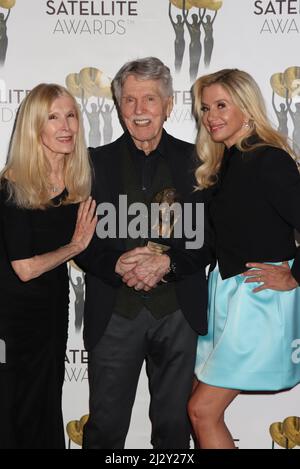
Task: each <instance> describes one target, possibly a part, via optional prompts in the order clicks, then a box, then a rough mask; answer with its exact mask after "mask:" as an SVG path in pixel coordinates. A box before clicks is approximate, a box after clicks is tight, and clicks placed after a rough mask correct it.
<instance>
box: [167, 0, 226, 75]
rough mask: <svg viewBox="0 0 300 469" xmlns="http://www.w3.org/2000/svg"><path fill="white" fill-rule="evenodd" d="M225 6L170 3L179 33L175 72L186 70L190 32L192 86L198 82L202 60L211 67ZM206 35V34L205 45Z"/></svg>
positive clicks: (185, 0) (216, 1)
mask: <svg viewBox="0 0 300 469" xmlns="http://www.w3.org/2000/svg"><path fill="white" fill-rule="evenodd" d="M222 5H223V1H222V0H169V19H170V22H171V24H172V27H173V29H174V33H175V40H174V53H175V63H174V68H175V72H176V73H179V72H180V71H181V68H182V62H183V58H184V54H185V53H186V52H185V49H186V41H185V32H186V31H187V32H188V35H189V52H188V53H189V62H190V67H189V75H190V81H191V82H194V81H195V79H196V78H197V76H198V69H199V64H200V61H201V57H202V56H203V61H204V65H205V67H209V65H210V62H211V58H212V53H213V48H214V34H213V28H214V23H215V21H216V17H217V14H218V10H219V9H220V8H221V7H222ZM202 32H203V34H204V38H203V41H202V38H201V33H202Z"/></svg>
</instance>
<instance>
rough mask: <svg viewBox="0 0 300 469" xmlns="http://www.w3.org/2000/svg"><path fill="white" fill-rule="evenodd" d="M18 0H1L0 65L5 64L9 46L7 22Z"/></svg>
mask: <svg viewBox="0 0 300 469" xmlns="http://www.w3.org/2000/svg"><path fill="white" fill-rule="evenodd" d="M15 4H16V0H0V7H1V8H2V9H4V10H6V11H5V12H3V11H1V10H0V66H3V65H4V64H5V59H6V53H7V48H8V35H7V22H8V18H9V16H10V10H11V9H12V8H13V7H14V6H15Z"/></svg>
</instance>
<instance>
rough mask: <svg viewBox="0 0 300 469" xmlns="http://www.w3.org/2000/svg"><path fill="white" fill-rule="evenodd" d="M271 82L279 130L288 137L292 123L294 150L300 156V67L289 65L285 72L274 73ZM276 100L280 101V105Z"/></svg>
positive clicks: (291, 135)
mask: <svg viewBox="0 0 300 469" xmlns="http://www.w3.org/2000/svg"><path fill="white" fill-rule="evenodd" d="M270 83H271V87H272V90H273V94H272V105H273V109H274V112H275V114H276V117H277V120H278V131H279V132H281V133H282V134H284V135H285V136H286V137H288V136H289V122H290V123H291V124H292V131H291V134H290V137H291V140H292V145H293V150H294V152H295V154H296V155H297V156H298V157H300V67H296V66H294V67H289V68H287V69H286V70H285V71H284V72H283V73H280V72H278V73H274V74H273V75H272V76H271V79H270ZM279 98H280V99H279ZM276 101H280V102H279V106H278V104H276Z"/></svg>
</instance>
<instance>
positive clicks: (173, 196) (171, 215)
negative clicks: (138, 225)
mask: <svg viewBox="0 0 300 469" xmlns="http://www.w3.org/2000/svg"><path fill="white" fill-rule="evenodd" d="M178 201H179V198H178V194H177V192H176V189H174V187H167V188H166V189H163V190H162V191H160V192H158V193H157V194H156V196H155V197H154V198H153V200H152V203H155V204H159V207H158V214H156V215H158V216H156V217H155V220H154V224H153V225H152V226H151V233H155V234H156V236H157V237H158V238H159V239H161V238H170V237H171V235H172V233H173V231H174V226H175V224H176V222H177V221H178V219H179V218H180V216H181V207H180V205H179V204H178V203H176V202H178ZM173 204H174V206H173ZM151 205H152V204H151ZM172 206H173V208H171V207H172ZM178 207H179V210H178ZM176 212H177V213H176ZM147 247H148V248H149V249H151V251H153V252H154V253H156V254H160V255H161V254H164V253H165V252H166V251H168V250H169V249H170V246H168V245H166V244H163V243H156V242H154V241H148V243H147Z"/></svg>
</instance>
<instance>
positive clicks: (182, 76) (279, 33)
mask: <svg viewBox="0 0 300 469" xmlns="http://www.w3.org/2000/svg"><path fill="white" fill-rule="evenodd" d="M182 1H183V0H172V4H173V5H172V9H171V13H172V17H173V19H174V20H176V15H181V16H182V10H181V9H180V8H177V7H176V6H175V4H176V5H177V6H178V7H180V6H181V4H182ZM13 3H15V5H14V6H13V8H11V10H10V14H9V16H8V18H7V19H6V16H7V13H8V10H7V9H5V8H3V6H9V4H13ZM186 6H187V7H190V11H189V15H188V21H189V22H190V23H191V21H192V20H191V14H196V15H197V17H198V21H199V18H200V21H201V18H202V17H203V23H202V24H201V27H200V33H201V44H202V50H201V56H200V59H199V55H198V57H197V45H196V46H194V49H193V45H195V43H197V41H196V39H197V28H195V31H194V33H193V34H194V35H193V44H192V49H193V55H192V59H193V61H194V63H196V65H195V66H196V68H197V66H198V62H199V68H198V75H201V74H203V73H206V72H212V71H216V70H218V69H220V68H224V67H226V68H227V67H234V68H241V69H244V70H246V71H249V72H250V73H251V74H253V76H254V77H255V78H256V79H257V81H258V83H259V85H260V86H261V89H262V91H263V93H264V96H265V98H266V101H267V105H268V109H269V113H270V117H271V118H272V120H273V121H274V125H275V126H278V125H279V123H281V126H282V128H284V126H285V124H286V123H287V125H288V130H289V135H290V137H292V138H294V140H295V142H296V143H297V142H299V146H300V139H299V133H300V109H299V108H298V107H297V106H296V103H297V102H298V101H300V98H299V96H298V94H297V93H298V89H297V87H298V86H299V83H300V81H299V78H300V73H299V70H300V68H299V67H300V58H299V55H298V49H299V33H300V0H281V1H280V2H279V1H278V0H273V1H269V0H259V1H257V0H256V1H255V0H223V2H222V1H221V0H220V1H219V0H186ZM197 6H198V7H202V8H201V9H198V8H197ZM204 7H207V9H206V11H204ZM218 7H220V8H219V9H218V10H217V15H216V17H215V19H214V22H213V27H212V30H211V28H209V24H208V22H209V18H208V17H207V15H210V17H211V19H213V17H214V14H215V11H214V9H215V8H218ZM168 9H169V0H137V1H127V0H123V1H113V0H105V1H100V0H85V1H79V0H64V1H62V0H0V58H1V62H2V63H1V64H0V101H1V102H0V125H1V134H0V135H1V138H0V166H3V164H4V162H5V159H6V154H7V149H8V144H9V139H10V135H11V131H12V127H13V123H14V117H15V113H16V110H17V108H18V105H19V103H20V101H21V100H22V99H23V98H24V96H25V95H26V90H30V89H32V88H33V87H34V86H35V85H36V84H38V83H40V82H57V83H60V84H63V85H65V83H66V81H65V80H66V77H67V76H69V75H70V74H71V77H69V81H68V85H69V87H70V89H72V90H73V91H74V92H75V93H77V98H78V102H79V104H80V105H81V107H82V110H83V111H85V112H84V122H85V126H86V136H87V141H88V143H89V142H90V143H91V144H97V145H99V144H103V143H107V142H108V141H111V140H114V139H116V138H117V137H118V136H119V135H120V134H121V127H120V124H119V122H118V118H117V114H116V111H115V109H113V106H112V101H111V99H110V98H109V96H108V94H107V83H108V82H109V77H113V76H114V74H115V73H116V72H117V70H118V69H119V68H120V66H121V65H123V63H124V62H126V61H128V60H131V59H134V58H136V57H144V56H148V55H155V56H158V57H159V58H160V59H161V60H163V61H164V62H165V63H166V64H168V65H169V66H170V68H171V70H172V73H173V76H174V88H175V108H174V111H173V113H172V116H171V118H170V119H169V121H168V122H167V123H166V129H167V130H168V131H169V132H170V133H171V134H173V135H175V136H177V137H178V138H182V139H185V140H188V141H191V142H193V141H194V139H195V125H194V121H193V118H192V116H191V100H190V94H189V90H190V87H191V79H190V74H189V67H190V56H189V46H190V42H191V39H190V33H189V30H188V28H187V26H186V25H185V26H184V29H181V33H182V34H184V36H181V42H180V41H179V46H178V47H180V46H181V47H182V50H183V48H184V55H183V60H182V66H181V70H180V71H179V70H178V69H179V68H180V67H179V66H177V71H175V51H174V40H175V32H174V29H173V27H172V24H171V21H170V18H169V15H168ZM1 13H2V14H3V15H1ZM178 34H179V35H180V31H178ZM6 35H7V38H8V44H7V43H6ZM178 37H179V36H178ZM183 37H184V44H183ZM198 44H199V42H198ZM195 47H196V49H195ZM209 47H211V48H212V56H211V62H210V64H209V65H208V66H206V67H205V65H204V58H205V56H206V62H207V60H208V59H207V55H208V53H209V51H208V49H209ZM198 54H199V48H198ZM177 56H178V49H177ZM177 60H179V59H178V58H177ZM94 68H95V69H98V71H95V70H93V69H94ZM82 69H88V70H86V71H85V73H83V72H82V74H81V75H79V76H78V75H73V74H79V72H80V71H81V70H82ZM287 69H288V71H287V72H286V74H285V75H284V76H283V75H281V74H282V73H283V72H285V71H286V70H287ZM101 72H102V73H101ZM274 74H277V75H275V77H273V79H272V84H273V89H274V90H275V107H276V110H277V112H276V111H275V108H274V104H272V92H273V90H272V86H271V83H270V79H271V77H272V76H273V75H274ZM84 76H85V77H86V79H87V83H86V84H85V86H84V87H83V84H82V82H80V81H79V80H80V79H82V77H84ZM287 83H288V85H289V86H290V89H289V97H291V101H290V99H288V100H287V99H286V89H287V88H286V87H285V86H287V85H286V84H287ZM93 84H94V85H95V89H94V88H93V86H92V85H93ZM82 87H83V88H84V100H82V89H83V88H82ZM292 95H293V96H292ZM92 104H93V105H94V106H92ZM280 104H281V105H282V108H280ZM105 106H106V107H105ZM288 111H289V112H288ZM296 143H295V145H296ZM295 148H296V146H295ZM71 275H72V280H73V283H74V285H75V286H74V288H75V290H77V299H78V302H79V305H77V308H78V309H79V312H78V309H77V321H78V322H79V323H80V308H81V304H80V298H82V295H83V291H82V288H81V285H80V281H78V279H77V277H79V278H82V274H81V273H80V272H79V271H77V270H76V269H75V268H74V267H72V270H71ZM71 292H72V293H71V308H70V331H69V343H68V353H67V357H66V380H65V387H64V414H65V420H66V422H68V421H69V420H73V419H79V418H80V417H81V416H82V415H83V414H86V413H87V412H88V388H87V363H86V362H87V356H86V352H85V351H84V350H83V344H82V340H81V335H82V331H81V330H77V331H76V330H75V325H74V322H75V308H74V302H75V293H74V290H73V288H72V287H71ZM99 314H101V312H99ZM299 314H300V312H299ZM299 339H300V338H299ZM299 355H300V352H299ZM299 361H300V357H299ZM179 379H180V377H179ZM299 394H300V388H299V387H297V388H295V389H294V390H292V391H290V392H285V393H280V394H277V395H264V396H261V395H259V396H258V395H251V396H249V395H243V396H240V397H239V398H238V399H237V400H236V402H235V403H234V404H233V405H232V406H231V407H230V410H229V411H228V413H227V420H228V423H229V425H230V428H231V429H232V431H233V435H234V438H237V439H238V440H239V447H240V448H271V439H270V437H269V432H268V428H269V425H270V424H271V423H272V422H275V421H282V420H283V419H284V418H285V417H287V416H290V415H300V404H299V402H300V400H299ZM148 401H149V396H148V390H147V380H146V377H145V373H144V371H143V372H142V375H141V379H140V383H139V389H138V393H137V398H136V403H135V407H134V411H133V417H132V423H131V427H130V432H129V435H128V439H127V444H126V446H127V447H128V448H148V447H150V445H149V439H150V424H149V421H148V417H147V406H148ZM74 446H75V445H74Z"/></svg>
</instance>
